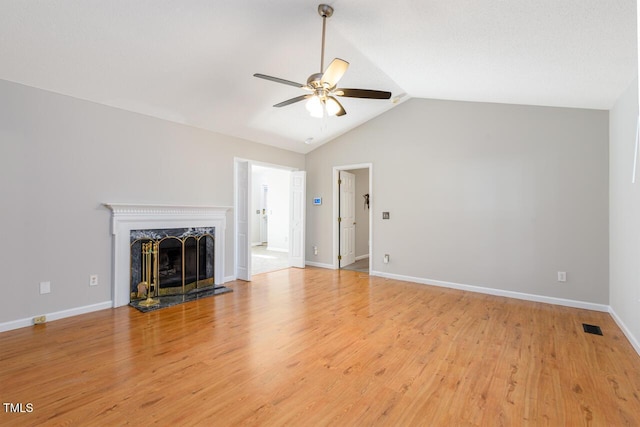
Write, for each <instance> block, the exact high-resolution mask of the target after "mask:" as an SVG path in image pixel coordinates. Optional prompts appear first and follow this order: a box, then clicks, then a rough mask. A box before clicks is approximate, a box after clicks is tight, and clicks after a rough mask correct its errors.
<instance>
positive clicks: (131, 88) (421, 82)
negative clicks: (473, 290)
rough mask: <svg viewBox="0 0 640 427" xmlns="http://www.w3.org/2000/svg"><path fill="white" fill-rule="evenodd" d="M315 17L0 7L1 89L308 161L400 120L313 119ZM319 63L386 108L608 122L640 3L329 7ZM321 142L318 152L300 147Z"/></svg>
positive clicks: (350, 102)
mask: <svg viewBox="0 0 640 427" xmlns="http://www.w3.org/2000/svg"><path fill="white" fill-rule="evenodd" d="M318 3H319V1H317V0H316V1H309V0H272V1H264V0H228V1H216V0H135V1H134V0H2V1H1V2H0V79H4V80H9V81H13V82H18V83H22V84H25V85H29V86H33V87H37V88H41V89H45V90H49V91H53V92H58V93H62V94H66V95H70V96H73V97H77V98H81V99H86V100H90V101H94V102H97V103H101V104H106V105H110V106H114V107H118V108H122V109H125V110H130V111H135V112H138V113H143V114H147V115H151V116H156V117H160V118H163V119H168V120H172V121H175V122H179V123H184V124H188V125H191V126H196V127H200V128H204V129H209V130H212V131H215V132H220V133H224V134H228V135H233V136H237V137H241V138H245V139H249V140H252V141H256V142H260V143H265V144H270V145H274V146H278V147H282V148H285V149H289V150H293V151H297V152H302V153H304V152H308V151H310V150H311V149H313V148H315V147H317V146H318V145H320V144H322V143H324V142H326V141H328V140H330V139H332V138H335V137H336V136H338V135H340V134H342V133H345V132H347V131H348V130H350V129H353V128H354V127H356V126H358V125H360V124H362V123H364V122H366V121H367V120H369V119H371V118H373V117H375V116H377V115H379V114H382V113H384V112H385V111H387V110H388V109H390V108H393V107H394V106H395V105H397V104H394V103H392V102H391V101H381V100H360V99H346V98H341V101H344V102H343V104H344V106H345V109H346V110H347V115H346V116H344V117H331V118H328V119H326V120H321V119H313V118H311V117H309V116H308V114H307V112H306V110H305V109H304V103H303V102H300V103H297V104H293V105H290V106H287V107H283V108H279V109H277V108H273V107H272V105H273V104H275V103H277V102H280V101H284V100H286V99H288V98H292V97H294V96H297V95H299V94H302V91H301V90H299V89H296V88H294V87H291V86H285V85H280V84H277V83H273V82H269V81H266V80H261V79H257V78H255V77H253V73H256V72H258V73H263V74H268V75H272V76H277V77H281V78H284V79H288V80H293V81H297V82H301V83H305V82H306V79H307V77H308V76H309V75H310V74H312V73H316V72H318V71H320V70H319V68H320V39H321V37H320V36H321V29H322V20H321V18H320V17H319V16H318V14H317V12H316V9H317V5H318ZM329 4H331V5H332V6H333V7H334V8H335V13H334V16H333V17H332V18H330V19H328V21H327V50H326V55H325V56H326V59H325V63H327V64H328V63H329V62H330V61H331V59H333V58H334V57H340V58H343V59H346V60H347V61H349V62H350V63H351V66H350V68H349V70H348V71H347V74H346V75H345V77H344V78H343V79H342V81H341V82H340V86H342V87H356V88H366V89H379V90H389V91H391V92H392V93H393V96H394V97H395V96H402V99H401V101H404V100H406V99H409V98H410V97H420V98H437V99H453V100H468V101H486V102H500V103H514V104H531V105H546V106H560V107H579V108H595V109H609V108H610V107H612V105H613V103H614V102H615V100H616V99H617V97H618V96H619V95H620V94H621V93H622V91H623V90H625V89H626V88H627V86H628V85H629V84H630V83H631V81H632V79H633V77H634V73H635V72H636V67H635V61H636V53H635V51H636V42H635V39H636V35H635V34H636V30H635V1H634V0H536V1H531V0H526V1H525V0H466V1H464V0H438V1H436V0H404V1H402V0H400V1H395V2H391V1H389V2H386V1H380V0H349V1H347V0H338V1H333V2H330V3H329ZM307 138H314V144H311V145H306V144H304V143H303V141H304V140H305V139H307Z"/></svg>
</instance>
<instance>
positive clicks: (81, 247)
mask: <svg viewBox="0 0 640 427" xmlns="http://www.w3.org/2000/svg"><path fill="white" fill-rule="evenodd" d="M0 99H2V103H1V104H0V141H1V142H0V171H2V179H1V180H0V197H1V199H2V210H1V211H0V223H1V224H2V225H3V232H2V245H0V271H1V272H2V273H1V275H0V289H1V290H2V292H3V295H4V296H3V298H0V323H3V322H7V321H13V320H18V319H25V318H30V317H32V316H34V315H38V314H46V313H52V312H57V311H62V310H67V309H73V308H76V307H83V306H87V305H91V304H98V303H102V302H105V301H109V300H111V258H112V254H111V251H112V236H111V234H110V218H111V215H110V211H109V210H108V209H106V208H104V207H103V206H102V203H103V202H120V203H126V202H130V203H159V204H185V205H215V206H232V205H233V185H232V184H231V183H233V167H234V164H233V158H234V156H237V157H243V158H249V159H254V160H259V161H263V162H267V163H273V164H280V165H285V166H289V167H294V168H300V169H304V156H303V155H300V154H295V153H292V152H289V151H284V150H278V149H275V148H272V147H268V146H265V145H261V144H255V143H252V142H248V141H245V140H240V139H237V138H233V137H229V136H224V135H219V134H215V133H212V132H207V131H204V130H200V129H195V128H191V127H188V126H183V125H178V124H175V123H171V122H167V121H163V120H159V119H155V118H151V117H147V116H143V115H139V114H135V113H130V112H126V111H122V110H118V109H115V108H110V107H106V106H102V105H98V104H94V103H90V102H86V101H82V100H78V99H74V98H71V97H66V96H61V95H57V94H54V93H50V92H45V91H42V90H38V89H34V88H29V87H26V86H22V85H18V84H14V83H10V82H7V81H0ZM233 227H234V224H233V213H232V212H229V214H228V216H227V232H228V239H227V247H226V265H225V275H226V276H230V275H233V274H234V273H233V249H234V246H233ZM90 274H98V275H99V282H100V283H99V286H97V287H89V286H88V281H89V275H90ZM41 281H51V289H52V292H51V293H50V294H46V295H40V294H39V282H41Z"/></svg>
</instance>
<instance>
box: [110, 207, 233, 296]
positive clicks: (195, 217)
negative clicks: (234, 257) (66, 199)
mask: <svg viewBox="0 0 640 427" xmlns="http://www.w3.org/2000/svg"><path fill="white" fill-rule="evenodd" d="M104 205H105V206H106V207H108V208H109V209H111V211H112V217H111V233H112V234H113V235H114V243H113V275H112V277H113V284H112V285H113V288H112V289H113V293H112V296H113V307H120V306H123V305H127V304H129V300H130V289H129V288H130V280H131V279H130V277H129V276H130V269H131V255H130V252H131V248H130V235H131V231H132V230H153V229H163V228H190V227H215V238H214V261H213V263H214V267H213V274H214V278H213V280H214V283H215V284H216V285H222V284H224V250H225V244H224V242H225V229H226V224H227V222H226V221H227V211H229V210H230V209H231V207H220V206H188V205H184V206H181V205H143V204H126V203H105V204H104Z"/></svg>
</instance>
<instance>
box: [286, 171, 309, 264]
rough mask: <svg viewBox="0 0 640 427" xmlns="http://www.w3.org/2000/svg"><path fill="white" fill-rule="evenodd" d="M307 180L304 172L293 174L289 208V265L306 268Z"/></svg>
mask: <svg viewBox="0 0 640 427" xmlns="http://www.w3.org/2000/svg"><path fill="white" fill-rule="evenodd" d="M306 178H307V173H306V172H304V171H299V172H291V196H290V202H291V204H290V207H289V215H290V216H289V218H290V220H289V227H290V232H289V265H290V266H291V267H298V268H304V266H305V247H304V246H305V241H304V236H305V213H306V211H305V203H304V202H305V199H306Z"/></svg>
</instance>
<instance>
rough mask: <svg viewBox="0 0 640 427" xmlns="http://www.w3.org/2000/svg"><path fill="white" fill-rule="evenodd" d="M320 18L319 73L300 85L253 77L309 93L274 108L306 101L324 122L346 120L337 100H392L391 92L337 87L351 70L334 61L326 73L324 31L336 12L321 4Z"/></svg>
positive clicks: (339, 61) (340, 61)
mask: <svg viewBox="0 0 640 427" xmlns="http://www.w3.org/2000/svg"><path fill="white" fill-rule="evenodd" d="M318 14H319V15H320V16H321V17H322V49H321V53H320V72H319V73H314V74H311V75H310V76H309V78H308V79H307V83H306V84H300V83H296V82H294V81H291V80H286V79H281V78H279V77H273V76H268V75H266V74H259V73H256V74H254V77H258V78H261V79H265V80H270V81H272V82H276V83H281V84H286V85H289V86H295V87H297V88H300V89H303V90H306V91H308V92H310V93H308V94H306V95H300V96H297V97H295V98H291V99H288V100H286V101H283V102H280V103H278V104H275V105H274V107H278V108H279V107H284V106H286V105H290V104H294V103H296V102H299V101H302V100H305V99H306V100H307V102H306V104H305V107H306V109H307V111H309V114H311V116H312V117H318V118H322V117H325V116H344V115H345V114H347V112H346V111H345V109H344V107H343V106H342V104H340V102H339V101H338V100H337V99H336V97H337V96H342V97H347V98H366V99H389V98H391V92H386V91H381V90H371V89H343V88H338V87H337V84H338V81H339V80H340V79H341V78H342V76H343V75H344V74H345V73H346V71H347V68H349V63H348V62H347V61H345V60H343V59H340V58H335V59H334V60H333V61H331V64H329V66H328V67H327V69H326V70H324V44H325V32H326V31H325V30H326V24H327V18H329V17H331V16H332V15H333V8H332V7H331V6H329V5H327V4H320V5H319V6H318Z"/></svg>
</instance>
